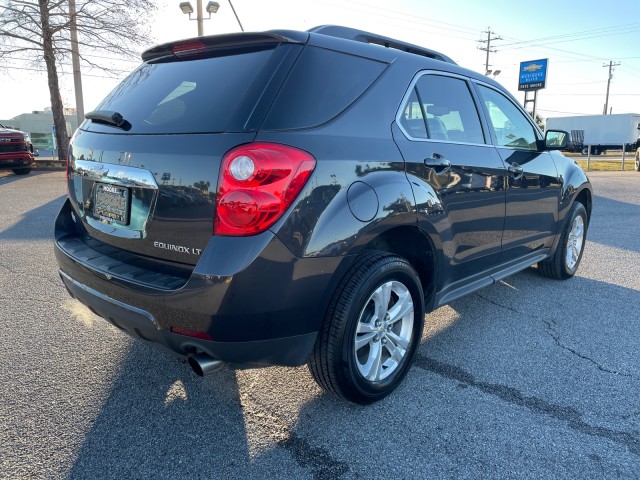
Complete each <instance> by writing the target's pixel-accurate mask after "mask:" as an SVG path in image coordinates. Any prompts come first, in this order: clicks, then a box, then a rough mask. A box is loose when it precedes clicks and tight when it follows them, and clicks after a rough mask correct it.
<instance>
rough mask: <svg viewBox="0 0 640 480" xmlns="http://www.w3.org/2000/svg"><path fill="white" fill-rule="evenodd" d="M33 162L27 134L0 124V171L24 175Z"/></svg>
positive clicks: (29, 139)
mask: <svg viewBox="0 0 640 480" xmlns="http://www.w3.org/2000/svg"><path fill="white" fill-rule="evenodd" d="M34 161H35V160H34V157H33V145H32V144H31V138H29V134H28V133H25V132H21V131H20V130H13V129H12V128H8V127H5V126H4V125H2V124H1V123H0V170H13V173H15V174H16V175H26V174H27V173H29V172H30V171H31V167H32V166H33V163H34Z"/></svg>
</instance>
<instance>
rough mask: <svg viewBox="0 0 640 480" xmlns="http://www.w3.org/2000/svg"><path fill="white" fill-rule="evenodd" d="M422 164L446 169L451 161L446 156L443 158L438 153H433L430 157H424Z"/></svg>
mask: <svg viewBox="0 0 640 480" xmlns="http://www.w3.org/2000/svg"><path fill="white" fill-rule="evenodd" d="M424 164H425V165H426V166H427V167H435V168H442V169H447V168H449V167H451V162H450V161H449V160H447V159H446V158H444V157H443V156H442V155H440V154H439V153H434V154H433V155H431V158H425V159H424Z"/></svg>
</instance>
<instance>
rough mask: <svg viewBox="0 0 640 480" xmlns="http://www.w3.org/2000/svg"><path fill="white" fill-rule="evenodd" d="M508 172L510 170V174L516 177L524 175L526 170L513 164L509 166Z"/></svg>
mask: <svg viewBox="0 0 640 480" xmlns="http://www.w3.org/2000/svg"><path fill="white" fill-rule="evenodd" d="M507 170H509V173H511V174H513V176H514V177H515V176H517V175H522V174H523V173H524V168H522V167H521V166H520V165H518V164H517V163H516V162H513V163H512V164H511V165H509V167H508V168H507Z"/></svg>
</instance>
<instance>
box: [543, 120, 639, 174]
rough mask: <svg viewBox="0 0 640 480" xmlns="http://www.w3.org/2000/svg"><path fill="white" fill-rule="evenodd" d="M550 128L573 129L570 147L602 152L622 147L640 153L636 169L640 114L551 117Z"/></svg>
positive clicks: (577, 150)
mask: <svg viewBox="0 0 640 480" xmlns="http://www.w3.org/2000/svg"><path fill="white" fill-rule="evenodd" d="M547 129H549V130H565V131H567V132H569V148H568V149H569V150H571V151H575V152H582V154H583V155H586V154H587V153H588V151H587V149H588V148H589V146H590V147H591V153H592V154H594V155H600V154H601V153H604V152H606V151H607V150H621V149H622V146H623V145H624V149H625V151H628V152H629V151H632V152H635V154H636V168H638V167H640V166H639V165H638V163H637V162H638V155H639V154H640V152H639V151H638V149H639V148H640V138H639V137H640V114H639V113H619V114H615V115H581V116H575V117H555V118H548V119H547Z"/></svg>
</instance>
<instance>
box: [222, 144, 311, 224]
mask: <svg viewBox="0 0 640 480" xmlns="http://www.w3.org/2000/svg"><path fill="white" fill-rule="evenodd" d="M315 166H316V160H315V158H313V156H311V154H309V153H307V152H305V151H303V150H299V149H297V148H293V147H290V146H287V145H279V144H276V143H265V142H256V143H249V144H247V145H241V146H239V147H236V148H234V149H232V150H230V151H229V152H227V154H226V155H225V156H224V158H223V159H222V167H221V171H220V179H219V181H218V194H217V198H216V214H215V218H214V223H213V231H214V233H215V234H216V235H229V236H249V235H256V234H258V233H261V232H264V231H265V230H266V229H268V228H269V227H270V226H272V225H273V224H274V223H275V222H276V221H278V219H279V218H280V217H281V216H282V214H283V213H284V212H285V211H286V210H287V209H288V208H289V207H290V206H291V204H292V203H293V201H294V200H295V199H296V197H297V196H298V194H299V193H300V191H301V190H302V188H303V187H304V186H305V184H306V183H307V180H308V179H309V176H310V175H311V172H313V169H314V168H315Z"/></svg>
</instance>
